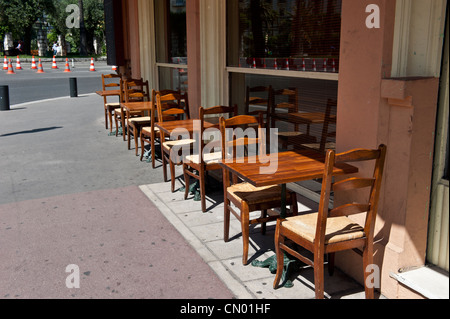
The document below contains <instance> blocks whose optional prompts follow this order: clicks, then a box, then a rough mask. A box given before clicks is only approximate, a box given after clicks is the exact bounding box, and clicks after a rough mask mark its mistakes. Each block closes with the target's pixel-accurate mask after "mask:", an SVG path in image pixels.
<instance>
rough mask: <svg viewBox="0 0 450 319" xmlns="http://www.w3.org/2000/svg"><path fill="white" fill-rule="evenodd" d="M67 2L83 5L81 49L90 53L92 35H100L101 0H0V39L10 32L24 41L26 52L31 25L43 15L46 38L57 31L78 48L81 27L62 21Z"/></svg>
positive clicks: (29, 39) (101, 36) (74, 47)
mask: <svg viewBox="0 0 450 319" xmlns="http://www.w3.org/2000/svg"><path fill="white" fill-rule="evenodd" d="M80 2H81V3H82V6H80V4H81V3H80ZM69 4H75V5H78V6H79V7H80V9H81V8H83V11H82V17H83V20H84V32H85V39H86V40H85V43H84V45H85V47H86V51H87V52H85V53H92V52H93V51H94V47H93V37H96V38H97V39H98V40H99V41H102V40H103V38H104V13H103V0H0V40H2V39H3V35H4V33H6V32H12V34H13V38H14V39H17V40H18V39H22V40H23V41H24V45H25V50H26V53H28V54H29V53H30V52H29V51H30V43H31V36H32V28H33V25H34V23H35V22H36V21H37V20H38V19H41V20H42V19H45V21H46V22H48V23H49V25H50V30H49V32H50V34H49V37H48V38H49V39H50V40H52V41H55V40H56V39H57V36H58V35H62V37H63V40H64V39H69V40H70V42H71V47H72V49H74V50H79V49H80V47H79V46H80V42H81V34H80V31H81V30H80V29H79V28H78V29H77V28H72V29H69V28H68V27H67V25H66V19H67V17H68V16H69V14H70V13H68V12H66V8H67V6H68V5H69ZM80 27H81V26H80Z"/></svg>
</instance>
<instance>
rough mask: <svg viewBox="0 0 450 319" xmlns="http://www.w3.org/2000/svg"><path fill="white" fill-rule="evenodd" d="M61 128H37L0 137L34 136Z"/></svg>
mask: <svg viewBox="0 0 450 319" xmlns="http://www.w3.org/2000/svg"><path fill="white" fill-rule="evenodd" d="M61 128H63V127H62V126H52V127H44V128H38V129H32V130H27V131H19V132H12V133H6V134H2V135H0V137H7V136H14V135H21V134H35V133H41V132H46V131H52V130H57V129H61Z"/></svg>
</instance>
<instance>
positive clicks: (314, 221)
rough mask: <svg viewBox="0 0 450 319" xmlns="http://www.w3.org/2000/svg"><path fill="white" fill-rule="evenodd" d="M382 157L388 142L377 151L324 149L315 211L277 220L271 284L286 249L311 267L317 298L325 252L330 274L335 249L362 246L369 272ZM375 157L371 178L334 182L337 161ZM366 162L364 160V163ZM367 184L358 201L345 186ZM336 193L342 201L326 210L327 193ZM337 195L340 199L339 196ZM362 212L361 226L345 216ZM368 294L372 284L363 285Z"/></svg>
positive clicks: (320, 294)
mask: <svg viewBox="0 0 450 319" xmlns="http://www.w3.org/2000/svg"><path fill="white" fill-rule="evenodd" d="M385 157H386V146H384V145H380V146H379V148H378V149H376V150H370V149H356V150H351V151H349V152H345V153H340V154H336V153H335V151H333V150H328V151H327V153H326V161H325V172H324V174H323V181H322V190H321V196H320V202H319V210H318V212H317V213H311V214H305V215H301V216H295V217H291V218H287V219H284V220H278V222H277V228H276V232H275V246H276V253H277V274H276V277H275V281H274V284H273V286H274V289H276V288H277V287H278V285H279V283H280V279H281V277H282V272H283V257H284V254H283V252H287V253H288V254H290V255H291V256H294V257H296V258H298V259H299V260H301V261H302V262H304V263H306V264H308V265H311V266H313V267H314V283H315V292H316V298H318V299H321V298H323V297H324V281H323V271H324V255H325V254H329V264H328V270H329V272H330V274H332V272H333V267H334V254H335V253H336V252H338V251H342V250H348V249H354V250H356V251H357V252H359V253H361V252H360V250H359V249H357V248H361V249H362V256H363V267H364V279H365V280H366V279H367V276H368V275H369V274H368V273H367V272H366V269H367V266H368V265H370V264H373V236H374V226H375V218H376V215H377V209H378V199H379V197H380V186H381V179H382V175H383V168H384V162H385ZM366 161H375V165H374V170H373V174H372V175H371V176H369V177H363V176H358V177H355V176H354V174H352V175H351V176H343V177H342V178H341V177H339V178H336V181H335V182H333V176H332V172H333V167H334V166H335V165H339V164H341V163H356V162H366ZM365 167H367V164H366V165H365ZM360 188H369V189H370V192H368V193H369V194H368V197H367V201H361V197H362V193H358V197H357V198H356V200H357V201H353V200H352V199H351V197H352V196H353V199H355V197H354V195H355V193H354V192H352V194H347V191H351V190H357V189H360ZM331 191H334V192H335V195H336V193H339V192H344V191H345V193H346V194H345V203H341V202H339V205H340V206H338V207H335V208H333V209H331V210H330V209H329V201H330V192H331ZM340 200H341V199H340ZM360 213H365V214H366V218H365V223H364V226H360V225H359V224H357V223H355V222H354V221H352V220H351V219H349V218H348V217H347V216H349V215H353V214H360ZM287 240H290V241H291V242H294V243H296V244H297V245H299V246H301V247H303V248H305V249H307V250H308V251H310V252H312V253H313V254H314V258H313V260H311V259H309V258H307V257H305V256H304V255H302V254H300V253H299V252H297V251H296V250H295V249H293V248H292V247H290V246H289V245H288V242H287ZM365 291H366V298H373V297H374V289H373V288H370V287H367V286H366V287H365Z"/></svg>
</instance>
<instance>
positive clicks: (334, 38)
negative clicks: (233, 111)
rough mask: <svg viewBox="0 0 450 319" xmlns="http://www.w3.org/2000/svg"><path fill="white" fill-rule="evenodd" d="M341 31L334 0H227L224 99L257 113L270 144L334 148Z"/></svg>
mask: <svg viewBox="0 0 450 319" xmlns="http://www.w3.org/2000/svg"><path fill="white" fill-rule="evenodd" d="M340 30H341V0H314V1H313V0H227V71H228V72H229V94H230V96H229V100H230V104H237V105H238V107H239V113H240V114H252V115H255V114H256V115H257V114H259V113H263V114H264V121H265V124H266V125H267V127H268V128H269V129H272V133H271V138H272V140H270V138H269V140H268V142H269V143H271V144H272V145H271V150H272V151H274V149H273V144H275V143H276V144H275V146H277V147H278V150H279V151H284V150H290V149H294V150H300V149H314V150H317V151H320V152H325V151H326V150H327V149H335V147H336V123H337V120H338V118H337V94H338V72H339V50H340ZM273 129H275V130H273ZM276 130H278V132H277V133H276V135H274V133H275V132H276ZM269 132H270V131H269ZM269 132H268V133H269ZM274 142H275V143H274ZM297 185H299V186H300V189H296V191H298V192H299V193H301V194H303V195H306V196H308V197H310V198H311V199H314V200H316V199H317V198H318V196H317V193H320V182H319V183H318V182H316V181H306V182H301V183H297Z"/></svg>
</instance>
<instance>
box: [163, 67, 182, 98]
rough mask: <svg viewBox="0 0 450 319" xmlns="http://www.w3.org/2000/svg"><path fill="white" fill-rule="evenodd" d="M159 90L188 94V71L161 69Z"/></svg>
mask: <svg viewBox="0 0 450 319" xmlns="http://www.w3.org/2000/svg"><path fill="white" fill-rule="evenodd" d="M158 71H159V89H160V90H175V91H180V92H187V90H188V79H187V69H182V68H167V67H159V68H158Z"/></svg>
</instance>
